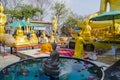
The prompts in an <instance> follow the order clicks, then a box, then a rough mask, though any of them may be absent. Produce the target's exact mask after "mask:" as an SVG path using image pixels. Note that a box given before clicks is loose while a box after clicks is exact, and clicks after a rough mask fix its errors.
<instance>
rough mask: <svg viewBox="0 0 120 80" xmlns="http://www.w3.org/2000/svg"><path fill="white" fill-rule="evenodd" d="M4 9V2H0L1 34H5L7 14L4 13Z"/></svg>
mask: <svg viewBox="0 0 120 80" xmlns="http://www.w3.org/2000/svg"><path fill="white" fill-rule="evenodd" d="M3 11H4V9H3V6H2V3H0V34H4V25H5V23H6V15H5V14H3Z"/></svg>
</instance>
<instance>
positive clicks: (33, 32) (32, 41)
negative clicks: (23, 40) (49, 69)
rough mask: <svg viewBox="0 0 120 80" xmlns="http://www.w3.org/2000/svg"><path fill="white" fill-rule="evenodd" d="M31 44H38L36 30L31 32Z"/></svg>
mask: <svg viewBox="0 0 120 80" xmlns="http://www.w3.org/2000/svg"><path fill="white" fill-rule="evenodd" d="M30 43H31V44H38V38H37V36H36V34H35V31H34V30H31V34H30Z"/></svg>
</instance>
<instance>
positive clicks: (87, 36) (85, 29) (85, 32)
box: [78, 19, 92, 41]
mask: <svg viewBox="0 0 120 80" xmlns="http://www.w3.org/2000/svg"><path fill="white" fill-rule="evenodd" d="M88 23H89V21H88V20H87V19H86V20H84V21H83V22H81V23H78V27H79V28H82V30H81V31H80V34H81V36H82V37H83V39H84V40H86V41H91V40H92V38H91V26H90V25H89V24H88Z"/></svg>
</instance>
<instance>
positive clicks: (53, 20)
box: [52, 16, 58, 33]
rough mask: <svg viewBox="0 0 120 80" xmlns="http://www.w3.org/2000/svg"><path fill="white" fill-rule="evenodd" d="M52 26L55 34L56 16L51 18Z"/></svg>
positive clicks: (56, 27) (56, 26) (56, 28)
mask: <svg viewBox="0 0 120 80" xmlns="http://www.w3.org/2000/svg"><path fill="white" fill-rule="evenodd" d="M52 26H53V31H54V32H55V33H56V32H57V31H58V25H57V19H56V16H53V18H52Z"/></svg>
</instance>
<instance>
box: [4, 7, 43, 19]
mask: <svg viewBox="0 0 120 80" xmlns="http://www.w3.org/2000/svg"><path fill="white" fill-rule="evenodd" d="M37 12H39V13H41V14H42V13H43V12H42V10H41V9H39V8H34V7H32V6H30V5H23V6H17V7H15V8H14V9H8V8H6V9H5V13H6V14H10V15H11V16H12V17H15V18H17V19H23V18H26V19H27V18H32V17H33V16H35V15H36V13H37Z"/></svg>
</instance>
